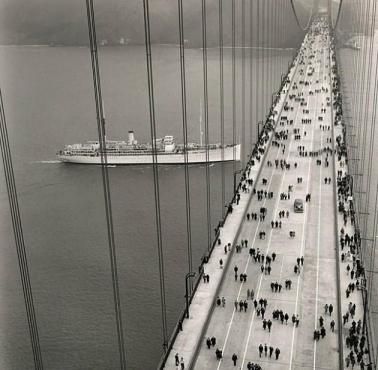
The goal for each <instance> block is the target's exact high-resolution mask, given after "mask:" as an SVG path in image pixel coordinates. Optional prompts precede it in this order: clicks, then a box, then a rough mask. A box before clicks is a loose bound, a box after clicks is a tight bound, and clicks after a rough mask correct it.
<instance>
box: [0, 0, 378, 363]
mask: <svg viewBox="0 0 378 370" xmlns="http://www.w3.org/2000/svg"><path fill="white" fill-rule="evenodd" d="M376 3H377V1H376V0H366V1H363V0H358V1H354V2H351V4H349V3H348V1H347V0H345V1H342V0H340V1H339V2H337V4H336V5H337V6H336V5H335V3H334V2H332V1H331V0H329V1H321V0H319V1H314V2H313V3H312V7H311V8H310V16H309V17H308V19H307V20H306V22H305V23H304V24H305V25H303V22H301V19H300V17H299V15H298V13H297V11H296V4H295V1H294V0H290V1H285V0H279V1H277V2H276V3H274V5H273V6H271V5H272V4H271V2H269V4H270V5H267V2H264V1H263V0H256V1H254V0H250V1H247V0H242V1H241V10H242V11H241V28H242V33H241V54H242V55H241V60H242V66H241V76H242V78H241V82H242V84H241V91H242V94H241V100H242V101H241V104H240V107H241V112H238V111H237V101H236V100H237V93H236V89H237V88H238V86H237V85H236V73H237V71H236V49H237V42H236V37H237V34H236V24H237V22H238V19H237V17H236V4H235V0H232V2H231V21H232V22H231V23H232V25H231V29H232V34H231V49H232V73H231V76H232V86H231V88H232V94H231V95H232V120H231V121H232V125H233V130H232V133H233V138H232V140H233V144H234V145H235V144H236V141H237V140H236V137H237V133H236V115H237V114H239V113H240V115H241V117H242V118H241V133H242V137H241V140H242V152H243V153H242V159H241V164H240V165H241V167H240V168H239V167H238V164H237V161H236V160H234V161H233V164H232V166H233V176H234V189H233V190H234V193H233V198H232V200H230V202H226V199H225V198H226V195H225V193H226V192H225V178H224V177H225V171H224V167H222V181H221V186H222V220H221V221H220V222H219V224H218V226H217V227H216V229H215V234H216V236H215V238H214V237H213V232H212V223H213V220H211V187H210V161H209V156H208V151H207V162H206V167H205V170H206V172H205V177H206V203H207V204H206V206H207V213H206V220H205V221H204V222H205V223H206V226H207V227H206V228H207V241H206V243H207V250H206V252H205V254H204V255H203V258H202V262H201V265H200V266H198V267H197V266H195V265H194V262H193V258H192V241H191V213H190V190H189V177H190V172H189V166H188V156H187V153H185V148H186V147H187V146H188V125H187V102H186V99H187V96H186V71H185V68H186V63H185V32H184V31H185V28H184V19H185V14H184V7H183V1H182V0H178V1H177V6H178V25H179V29H178V34H179V46H180V87H181V102H182V107H181V108H182V132H183V139H184V156H185V164H184V169H185V172H184V174H185V201H186V231H187V235H186V241H185V242H186V243H187V253H188V256H187V259H188V270H187V271H185V273H186V277H185V282H186V292H185V304H184V308H183V310H182V312H181V314H180V317H179V320H178V322H177V324H176V325H175V327H174V328H173V330H172V332H171V330H170V329H172V328H169V324H168V319H167V310H166V291H165V281H166V278H167V277H166V271H165V265H164V243H163V238H162V227H161V218H162V215H161V210H160V195H159V194H160V189H159V167H158V161H157V148H156V138H157V134H156V131H157V129H156V127H157V123H156V117H155V105H156V102H155V96H154V83H153V82H154V77H153V76H154V75H153V50H152V48H151V28H150V10H149V6H150V4H149V1H148V0H144V1H143V20H144V31H145V50H146V61H147V86H148V108H149V117H150V132H151V143H152V146H154V151H155V153H156V154H155V155H153V162H154V163H153V183H154V199H155V220H156V225H155V226H156V240H157V242H156V246H157V256H158V265H159V283H160V303H161V307H160V310H161V320H162V329H163V330H162V344H163V345H162V347H163V353H162V357H161V359H160V362H159V364H158V368H159V369H163V368H166V369H217V370H218V369H229V368H234V367H236V368H239V369H249V370H256V369H307V368H312V369H345V368H348V367H350V366H351V367H353V366H359V367H360V368H362V369H364V368H366V369H377V365H378V364H377V351H378V350H377V342H376V317H375V314H376V312H375V311H374V306H375V304H376V296H377V294H376V293H377V292H376V288H375V283H374V278H375V273H376V271H375V245H376V236H375V235H376V230H377V220H376V215H377V204H378V195H377V194H378V193H377V192H376V189H374V186H372V185H374V184H375V182H377V179H376V177H374V161H373V156H374V139H375V124H376V110H377V96H378V78H377V77H378V76H377V71H378V67H377V66H378V63H377V52H376V48H375V44H374V40H375V37H374V36H375V25H376V10H377V9H376V5H377V4H376ZM345 4H347V5H348V6H349V8H348V9H351V10H352V14H350V15H349V16H350V19H351V21H352V22H351V23H352V33H353V35H365V37H364V38H363V44H362V45H361V46H360V47H358V48H357V49H358V52H356V53H354V54H353V57H352V58H351V60H350V61H349V63H350V65H351V66H352V68H351V69H350V70H353V76H352V78H353V81H352V85H353V87H354V88H353V91H352V93H351V94H352V95H351V96H352V97H351V99H352V101H351V104H350V106H349V108H348V104H347V103H346V102H345V101H344V99H343V96H344V91H345V84H346V83H347V82H348V79H350V78H351V76H346V75H343V73H342V72H343V62H342V61H341V63H340V59H342V55H341V53H342V52H341V51H340V42H339V40H338V38H339V37H340V35H339V34H338V25H339V23H340V22H341V18H342V16H343V11H344V9H345V7H346V5H345ZM248 5H249V10H250V28H249V29H248V25H247V21H246V15H247V7H248ZM223 6H224V1H222V0H219V7H218V10H219V45H218V47H219V66H220V67H219V72H220V73H219V93H220V94H219V95H220V96H219V98H220V108H221V110H220V117H221V119H220V130H221V136H222V140H221V141H222V142H221V145H222V147H224V146H225V136H224V125H225V115H224V105H225V91H224V90H225V87H224V49H225V48H226V46H225V44H224V28H223V21H224V17H223V13H222V12H223ZM86 9H87V19H88V29H89V41H90V51H91V53H90V55H91V65H92V72H93V86H94V92H95V103H96V115H97V125H98V140H99V143H100V152H101V169H102V178H103V190H104V201H105V214H106V223H107V231H108V244H109V256H110V265H111V275H112V276H111V277H112V288H113V297H114V312H115V318H116V320H115V322H116V333H117V341H118V352H119V362H120V368H121V369H126V368H128V367H127V356H126V349H125V338H124V337H125V329H124V324H123V319H122V304H121V295H120V289H119V281H118V264H117V248H116V242H115V236H114V227H113V218H112V203H111V191H110V184H109V175H108V165H107V155H106V150H104V148H105V147H106V128H105V114H104V104H103V98H102V91H101V77H100V65H99V58H98V45H97V44H98V43H97V36H96V24H95V9H94V5H93V1H92V0H86ZM287 9H291V11H292V13H293V15H294V17H295V21H296V23H297V26H298V29H299V30H301V32H302V33H303V40H302V42H301V44H300V45H299V47H298V50H297V51H296V53H295V55H294V57H293V59H292V62H291V63H290V65H289V66H288V70H286V67H287V66H286V65H285V60H284V58H283V57H282V56H281V55H277V56H276V57H275V59H274V62H275V66H276V67H277V68H276V69H275V70H274V72H271V71H269V70H266V69H265V67H264V64H262V65H259V68H260V69H256V83H255V81H254V75H253V73H252V67H253V66H252V58H251V66H250V68H251V70H250V71H251V73H250V76H249V77H250V80H249V82H250V88H251V89H252V88H256V91H257V92H259V90H260V89H261V88H262V87H263V86H264V87H265V88H267V89H268V88H271V91H272V100H271V101H270V100H269V99H267V97H265V96H263V97H262V96H261V94H256V102H255V103H256V104H255V107H256V111H253V110H252V108H251V109H250V110H249V113H250V116H249V117H248V118H247V114H246V112H247V110H246V107H248V105H249V104H250V105H252V102H247V97H246V90H247V86H246V85H247V76H246V70H247V65H246V53H247V52H246V49H247V47H246V46H247V45H246V33H247V30H249V32H250V34H251V35H250V36H251V38H250V39H251V45H250V46H251V47H250V49H251V50H252V33H253V32H254V31H253V30H254V28H253V22H252V20H253V13H254V11H257V13H258V14H260V11H263V12H268V13H269V14H270V15H271V16H272V19H273V24H274V27H273V28H271V29H268V27H265V25H264V24H262V22H260V20H259V17H257V19H256V21H257V23H258V24H257V35H256V38H257V41H261V40H263V39H264V38H265V37H266V34H267V35H268V36H269V37H268V39H270V40H273V41H274V42H276V43H279V42H280V41H282V39H283V37H284V36H285V32H287V29H286V27H285V20H284V17H283V13H284V12H283V11H284V10H287ZM335 9H336V13H335ZM201 16H202V17H201V26H202V30H201V32H202V49H201V53H202V67H203V102H204V124H205V132H204V133H205V147H206V146H207V147H209V101H208V83H209V82H208V55H207V51H208V46H207V28H208V24H207V3H206V1H205V0H202V1H201ZM368 36H369V37H368ZM260 52H261V53H271V51H270V50H265V49H262V50H261V51H259V53H260ZM260 74H261V75H262V78H260ZM374 77H375V78H374ZM259 83H261V84H262V86H259ZM349 83H350V82H349ZM251 91H252V90H251ZM252 96H253V94H252V93H251V94H250V97H251V99H252ZM0 98H1V104H0V108H1V114H0V128H1V136H0V144H1V151H2V158H3V163H4V173H5V178H6V184H7V190H8V196H9V203H10V209H11V216H12V224H13V230H14V235H15V245H16V248H17V255H18V259H19V267H20V273H21V283H22V288H23V292H24V299H25V306H26V314H27V319H28V325H29V334H30V339H31V344H32V352H33V358H34V367H35V368H36V369H43V368H44V362H43V356H42V350H41V346H40V341H39V332H38V320H37V318H36V313H35V309H34V302H33V294H32V284H31V281H30V275H29V270H28V263H27V253H26V247H25V242H24V238H23V231H22V224H21V218H20V212H19V207H18V197H17V191H16V186H15V179H14V171H13V166H12V157H11V151H10V145H9V139H8V133H7V126H6V116H5V110H4V105H3V100H2V95H0ZM261 107H263V108H264V107H266V108H267V109H266V110H264V109H263V108H261ZM348 110H349V112H348ZM346 112H348V113H346ZM348 114H350V115H348ZM248 121H249V123H250V132H249V135H248V134H247V132H246V131H247V130H246V125H247V123H248ZM252 123H253V125H254V126H253V125H252ZM253 127H257V131H258V132H257V137H256V140H255V142H253V139H252V138H253V133H252V131H253ZM248 136H249V142H250V143H249V144H250V145H249V147H250V148H248V145H247V141H248V140H247V139H248ZM377 186H378V185H377ZM377 189H378V188H377ZM374 193H375V194H374ZM225 204H226V207H223V206H224V205H225ZM373 212H374V213H373ZM370 214H372V215H373V216H372V217H371V218H370V222H369V218H368V216H369V215H370Z"/></svg>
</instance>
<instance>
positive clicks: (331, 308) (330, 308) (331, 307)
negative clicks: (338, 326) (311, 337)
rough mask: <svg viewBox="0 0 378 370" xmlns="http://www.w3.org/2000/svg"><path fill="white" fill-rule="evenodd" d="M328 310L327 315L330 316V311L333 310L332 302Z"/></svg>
mask: <svg viewBox="0 0 378 370" xmlns="http://www.w3.org/2000/svg"><path fill="white" fill-rule="evenodd" d="M328 312H329V316H332V312H333V305H332V304H330V305H329V306H328Z"/></svg>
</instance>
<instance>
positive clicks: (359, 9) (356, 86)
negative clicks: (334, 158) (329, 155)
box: [349, 0, 363, 172]
mask: <svg viewBox="0 0 378 370" xmlns="http://www.w3.org/2000/svg"><path fill="white" fill-rule="evenodd" d="M356 7H357V11H356V14H357V21H358V24H357V29H356V32H358V33H360V32H361V28H362V19H363V15H362V14H363V7H362V2H361V0H360V2H359V4H358V5H356ZM361 46H362V45H361ZM361 49H362V48H361ZM361 49H359V50H358V52H357V58H356V66H355V70H356V71H357V73H356V75H357V78H355V79H354V86H353V91H354V93H353V100H352V107H353V108H352V109H353V111H352V117H353V121H354V124H353V126H352V127H353V129H352V130H351V134H350V135H349V136H350V137H351V138H352V141H351V146H353V147H354V146H355V143H356V140H355V136H352V135H355V133H356V130H357V125H358V124H357V115H358V111H359V106H358V105H359V99H358V97H359V93H360V87H361V84H362V79H361V60H362V57H361V54H362V50H361ZM350 152H351V154H352V155H354V157H357V155H356V152H357V149H354V148H350ZM352 165H353V166H354V167H355V166H356V163H352ZM354 172H356V171H355V170H354Z"/></svg>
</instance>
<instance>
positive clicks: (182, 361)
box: [180, 357, 185, 370]
mask: <svg viewBox="0 0 378 370" xmlns="http://www.w3.org/2000/svg"><path fill="white" fill-rule="evenodd" d="M180 366H181V370H185V362H184V358H183V357H181V360H180Z"/></svg>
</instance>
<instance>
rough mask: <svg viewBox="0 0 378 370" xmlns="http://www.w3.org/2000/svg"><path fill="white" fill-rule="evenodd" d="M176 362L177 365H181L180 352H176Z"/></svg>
mask: <svg viewBox="0 0 378 370" xmlns="http://www.w3.org/2000/svg"><path fill="white" fill-rule="evenodd" d="M175 363H176V366H178V365H180V357H179V354H178V353H176V354H175Z"/></svg>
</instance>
